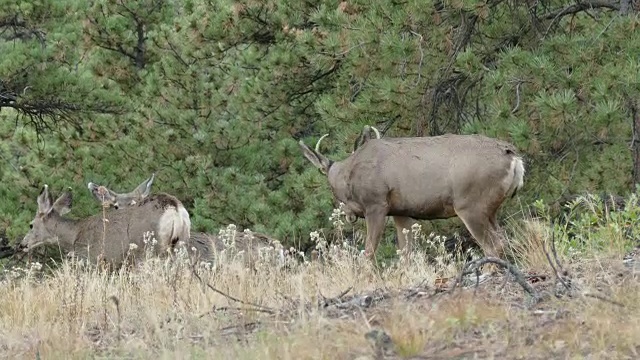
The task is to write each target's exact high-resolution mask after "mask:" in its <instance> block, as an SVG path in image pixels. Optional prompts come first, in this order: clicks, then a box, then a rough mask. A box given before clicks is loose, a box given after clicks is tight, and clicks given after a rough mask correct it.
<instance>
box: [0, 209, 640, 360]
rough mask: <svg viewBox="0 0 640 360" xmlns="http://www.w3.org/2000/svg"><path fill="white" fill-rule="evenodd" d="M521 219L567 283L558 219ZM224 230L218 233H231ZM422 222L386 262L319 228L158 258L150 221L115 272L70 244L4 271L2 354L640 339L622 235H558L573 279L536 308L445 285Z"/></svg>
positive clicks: (619, 354)
mask: <svg viewBox="0 0 640 360" xmlns="http://www.w3.org/2000/svg"><path fill="white" fill-rule="evenodd" d="M338 225H341V224H338ZM518 225H519V226H517V227H512V229H511V230H512V231H511V232H512V233H513V234H514V235H513V236H512V239H511V244H512V250H513V254H515V255H514V256H516V257H517V259H518V260H519V266H520V267H521V268H523V270H531V271H533V272H536V273H539V274H545V275H546V276H547V277H546V278H547V279H548V280H546V281H543V282H542V283H540V284H533V285H532V286H535V287H536V289H537V291H540V292H542V291H548V292H549V293H550V294H558V293H557V292H555V291H554V286H555V284H554V283H553V281H552V280H553V273H551V272H549V268H548V266H547V265H546V260H545V259H546V257H545V255H544V252H542V247H543V245H544V244H547V245H548V243H549V241H550V238H551V236H552V234H554V233H553V231H551V230H552V229H551V228H550V227H549V226H547V225H544V222H541V221H536V220H533V219H529V220H527V221H524V222H520V223H519V224H518ZM227 230H234V231H227V232H221V235H222V236H224V234H228V235H229V236H233V234H235V233H236V232H235V229H227ZM421 231H422V230H421V228H420V227H419V226H416V227H414V228H412V229H411V230H410V232H411V235H412V236H413V237H414V238H415V239H416V240H420V241H421V243H422V244H423V245H424V246H426V248H429V249H431V250H430V253H429V256H427V253H426V252H425V251H416V252H414V253H412V254H409V255H407V254H401V256H400V259H399V260H398V261H396V262H393V263H391V264H388V265H386V266H384V267H381V268H377V267H374V265H373V264H372V263H371V262H369V261H368V260H366V259H365V258H364V256H362V254H361V252H360V251H359V250H358V249H357V248H355V247H354V246H353V245H351V244H348V243H346V242H343V241H333V242H332V244H330V243H329V242H328V241H327V239H325V238H324V237H323V236H322V235H321V234H320V233H312V234H311V238H312V239H313V240H314V241H315V242H316V251H317V254H318V260H317V261H309V260H308V259H306V258H305V257H304V256H303V255H302V254H299V253H297V252H296V251H295V250H293V249H283V248H282V246H281V245H279V244H277V243H276V244H275V246H274V247H272V248H268V249H263V250H262V251H261V252H260V254H259V256H258V259H256V261H253V262H251V263H250V265H248V264H249V263H248V262H247V261H244V256H245V255H246V254H244V253H243V252H242V251H237V250H236V249H234V245H233V244H234V241H233V240H234V239H233V238H232V237H230V238H229V239H225V244H226V246H227V247H226V248H225V250H223V251H222V252H221V253H219V254H217V256H216V258H215V260H214V261H212V262H200V263H193V260H192V258H190V256H189V255H188V252H189V249H186V248H185V246H184V244H181V245H180V246H178V247H177V248H176V249H175V250H174V253H173V254H172V256H171V257H167V258H164V259H160V258H157V257H154V256H153V255H152V254H153V247H154V246H155V242H154V239H153V237H152V236H151V234H148V237H147V238H146V239H145V246H146V248H145V253H146V254H147V255H146V259H145V261H143V262H139V263H138V264H136V265H135V266H133V267H131V268H126V269H122V270H119V271H113V272H109V271H107V270H105V269H103V268H102V267H99V266H89V265H87V262H86V261H83V260H79V259H76V258H73V257H71V258H66V259H64V260H63V261H62V263H61V264H59V266H57V267H56V268H55V269H48V268H43V267H42V266H41V265H39V264H38V263H32V264H30V265H29V266H28V267H27V268H25V269H12V270H10V271H7V272H6V273H5V276H4V278H3V279H2V280H1V281H0V358H11V359H13V358H31V359H32V358H36V357H38V356H39V357H40V358H43V359H52V358H65V359H74V358H82V359H85V358H89V357H108V358H120V357H126V358H149V357H159V358H172V359H173V358H207V359H212V358H213V359H355V358H357V357H360V358H361V359H374V358H376V354H380V353H381V351H382V350H380V349H379V348H378V347H377V346H378V344H377V342H376V341H378V340H379V338H380V336H377V335H371V334H375V332H373V330H375V329H383V330H384V334H388V337H389V339H390V340H389V342H390V343H391V346H390V347H389V348H385V349H384V352H386V351H388V352H391V353H392V354H393V356H394V357H395V358H411V357H413V356H418V355H419V356H432V357H434V358H456V357H457V358H474V356H477V357H480V358H487V357H488V358H491V357H496V358H505V359H510V358H514V359H515V358H528V359H548V358H567V357H582V358H584V357H589V356H590V357H593V358H624V357H633V356H637V355H638V353H639V352H640V340H638V339H640V320H638V319H640V306H639V305H638V304H640V282H639V281H638V277H637V273H638V272H639V271H638V270H634V268H628V267H624V266H622V265H621V262H620V260H621V258H622V252H621V250H620V247H619V246H618V245H617V243H615V242H614V243H613V244H614V245H615V246H612V248H611V249H610V250H608V251H606V252H605V254H607V255H606V256H604V255H602V256H599V255H598V254H595V253H589V252H586V251H585V252H583V253H582V255H581V256H569V255H567V254H568V250H567V249H568V247H569V246H573V245H571V244H572V243H571V241H573V240H569V239H568V238H567V237H566V236H560V237H559V238H556V239H555V240H556V241H557V242H558V246H559V249H560V250H561V253H560V254H559V257H560V260H561V262H562V263H563V266H564V267H565V269H566V270H567V272H568V273H569V274H571V281H572V284H574V286H575V287H576V289H577V290H576V292H575V294H572V295H571V296H568V295H561V294H560V295H558V296H557V297H556V296H551V297H547V298H546V299H545V300H544V301H543V302H542V303H541V304H540V305H539V306H538V307H537V308H533V309H527V308H524V307H523V306H522V303H523V298H524V297H525V295H524V294H523V291H522V289H521V288H519V286H518V285H517V284H514V283H513V282H511V281H510V280H509V278H508V277H507V278H502V277H497V278H495V279H492V280H489V281H487V282H486V283H484V284H482V285H481V287H480V288H479V289H471V290H470V291H469V290H466V291H456V292H453V293H446V292H445V293H442V292H441V291H440V290H438V289H437V286H435V284H436V279H439V278H442V277H444V278H448V277H454V276H456V275H457V274H458V271H459V269H460V267H461V263H460V262H459V261H456V259H455V258H453V257H452V256H450V255H447V254H445V252H444V251H443V245H442V244H441V243H442V241H441V239H438V237H436V236H435V235H429V236H425V235H424V234H422V233H421ZM556 231H557V229H556ZM337 240H340V239H337ZM616 241H617V240H616ZM602 243H604V244H606V241H605V242H602ZM285 250H287V251H286V252H288V254H289V255H288V256H283V255H282V254H283V253H284V252H285ZM639 268H640V267H639ZM348 289H349V290H350V292H349V294H373V295H371V296H372V297H374V298H375V297H376V296H377V295H376V294H385V295H384V296H382V295H381V296H380V298H376V299H375V300H370V301H373V305H371V306H369V307H358V306H350V307H335V306H334V307H331V306H324V305H322V304H325V305H326V304H328V300H327V299H331V298H335V297H336V296H338V295H339V294H341V293H344V292H345V290H348ZM406 289H413V290H411V291H405V290H406ZM545 289H546V290H545ZM389 294H395V295H393V296H391V295H389ZM356 299H357V297H356ZM602 299H605V300H602Z"/></svg>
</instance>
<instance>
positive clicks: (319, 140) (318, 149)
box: [316, 134, 329, 152]
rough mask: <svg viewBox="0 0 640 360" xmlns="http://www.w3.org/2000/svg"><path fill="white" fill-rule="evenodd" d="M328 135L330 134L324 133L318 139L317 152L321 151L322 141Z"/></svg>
mask: <svg viewBox="0 0 640 360" xmlns="http://www.w3.org/2000/svg"><path fill="white" fill-rule="evenodd" d="M327 136H329V134H324V135H322V137H320V139H318V142H317V143H316V152H319V151H320V143H321V142H322V140H323V139H324V138H326V137H327Z"/></svg>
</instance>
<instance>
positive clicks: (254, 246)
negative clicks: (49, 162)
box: [87, 174, 283, 263]
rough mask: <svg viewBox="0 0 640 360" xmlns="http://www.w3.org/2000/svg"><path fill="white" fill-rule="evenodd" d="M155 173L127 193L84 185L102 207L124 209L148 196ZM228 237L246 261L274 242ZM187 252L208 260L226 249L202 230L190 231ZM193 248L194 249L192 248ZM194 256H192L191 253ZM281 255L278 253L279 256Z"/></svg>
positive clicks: (220, 240)
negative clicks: (245, 256) (244, 256)
mask: <svg viewBox="0 0 640 360" xmlns="http://www.w3.org/2000/svg"><path fill="white" fill-rule="evenodd" d="M154 179H155V174H151V177H149V178H148V179H146V180H144V181H143V182H142V183H140V185H138V186H137V187H136V188H135V189H133V190H132V191H130V192H128V193H117V192H115V191H113V190H111V189H108V188H107V187H105V186H102V185H99V184H95V183H93V182H89V183H88V184H87V187H88V188H89V191H91V193H92V194H93V195H94V198H95V199H97V200H98V201H99V202H100V203H101V204H102V206H103V207H107V208H109V207H113V208H115V209H116V210H117V209H127V208H131V207H136V206H138V204H141V203H143V202H144V201H145V199H147V197H148V196H149V194H150V192H151V186H152V185H153V180H154ZM227 233H228V234H226V235H227V237H230V238H233V243H234V248H235V250H236V251H238V252H240V251H243V252H244V253H245V254H246V255H247V260H248V263H251V262H252V261H253V260H255V259H256V258H257V256H259V252H260V249H263V248H268V247H270V246H271V244H272V243H273V242H274V239H272V238H270V237H269V236H267V235H265V234H260V233H252V234H251V236H249V235H248V234H246V233H244V232H239V231H233V233H229V232H227ZM186 245H187V249H188V251H189V254H190V255H191V256H192V259H193V258H195V259H196V260H197V261H201V260H202V261H207V260H211V259H213V258H215V256H216V253H219V252H221V251H222V250H224V249H227V248H228V246H227V244H225V241H224V239H223V236H218V235H211V234H207V233H203V232H191V233H190V236H189V241H187V242H186ZM192 249H195V251H192ZM193 255H195V257H194V256H193ZM282 256H283V255H282V254H281V256H280V257H282Z"/></svg>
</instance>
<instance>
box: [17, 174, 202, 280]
mask: <svg viewBox="0 0 640 360" xmlns="http://www.w3.org/2000/svg"><path fill="white" fill-rule="evenodd" d="M37 203H38V210H37V212H36V216H35V218H34V219H33V221H32V222H31V229H30V230H29V232H28V233H27V235H25V237H24V239H23V240H22V242H21V243H20V244H19V248H20V249H22V250H23V251H27V252H28V251H31V250H32V249H34V248H36V247H38V246H42V245H58V246H59V247H60V249H61V250H62V251H64V253H69V252H73V253H74V254H75V255H76V256H77V257H78V258H83V259H87V260H88V261H90V262H92V263H98V262H99V261H100V259H103V260H104V261H106V262H107V263H109V264H111V265H113V266H114V267H116V268H117V267H120V266H121V265H122V264H123V263H124V261H125V260H126V259H128V258H129V257H133V258H134V259H140V258H141V255H143V251H144V240H145V234H146V233H148V232H153V233H154V237H155V238H156V240H157V241H158V243H159V246H158V247H156V254H157V255H159V256H164V255H165V254H166V253H167V250H168V249H170V248H171V247H172V246H173V244H175V243H177V242H178V241H185V242H186V241H187V240H188V238H189V231H190V228H191V223H190V220H189V217H188V214H187V216H186V217H185V215H184V212H185V211H186V210H184V206H182V203H181V202H180V201H179V200H178V199H176V198H175V197H173V196H171V195H168V194H157V195H154V196H149V197H147V198H145V199H144V201H142V202H140V203H138V204H137V206H135V207H130V208H127V209H123V210H119V211H114V210H111V211H108V210H107V211H105V212H104V213H101V214H96V215H94V216H89V217H87V218H83V219H71V218H68V217H66V216H65V214H67V213H68V212H69V211H71V204H72V195H71V192H70V191H66V192H64V193H63V194H62V195H61V196H60V197H58V199H57V200H56V201H55V202H54V201H53V198H52V197H51V195H50V194H49V188H48V186H47V185H44V187H43V189H42V191H41V192H40V194H39V195H38V198H37ZM131 244H134V245H135V246H131Z"/></svg>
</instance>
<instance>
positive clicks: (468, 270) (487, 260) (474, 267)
mask: <svg viewBox="0 0 640 360" xmlns="http://www.w3.org/2000/svg"><path fill="white" fill-rule="evenodd" d="M485 264H496V265H498V266H501V267H503V268H505V269H507V270H508V271H509V272H510V273H511V275H513V277H514V279H515V281H516V282H517V283H518V284H519V285H520V286H521V287H522V289H524V291H525V292H527V293H528V294H529V295H530V296H531V297H532V298H533V299H534V303H537V302H539V301H540V300H541V299H542V297H541V296H540V295H539V294H538V292H537V291H536V290H535V289H534V288H533V287H532V286H531V285H529V283H528V282H527V280H526V279H525V276H524V274H522V272H521V271H520V270H518V268H516V267H515V266H514V265H513V264H511V263H509V262H507V261H505V260H502V259H498V258H495V257H484V258H481V259H477V260H474V261H471V262H468V263H466V264H465V265H464V267H463V268H462V272H461V273H460V276H459V277H458V279H457V280H456V282H455V283H454V285H453V287H452V288H451V291H453V290H454V289H455V287H456V285H457V284H458V283H462V278H463V277H464V276H466V275H470V274H473V273H476V276H477V278H476V281H478V278H479V268H480V267H481V266H482V265H485Z"/></svg>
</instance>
